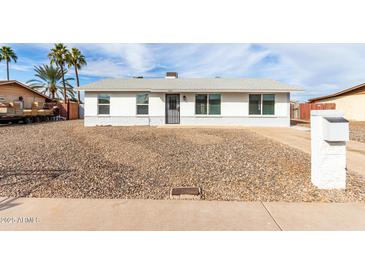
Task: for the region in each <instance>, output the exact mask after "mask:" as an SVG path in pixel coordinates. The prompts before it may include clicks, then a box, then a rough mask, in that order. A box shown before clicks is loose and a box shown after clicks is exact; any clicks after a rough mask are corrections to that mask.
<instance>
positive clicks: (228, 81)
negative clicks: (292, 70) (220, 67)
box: [78, 78, 302, 92]
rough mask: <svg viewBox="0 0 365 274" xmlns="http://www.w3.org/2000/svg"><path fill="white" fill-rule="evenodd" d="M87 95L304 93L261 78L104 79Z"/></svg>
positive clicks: (87, 86) (90, 86) (92, 87)
mask: <svg viewBox="0 0 365 274" xmlns="http://www.w3.org/2000/svg"><path fill="white" fill-rule="evenodd" d="M78 90H85V91H151V92H171V91H185V92H189V91H190V92H194V91H204V90H206V91H214V90H215V91H216V90H219V91H227V92H228V91H232V92H235V91H236V92H237V91H278V92H280V91H282V92H288V91H301V90H302V89H301V88H299V87H296V86H292V85H288V84H284V83H281V82H278V81H275V80H271V79H260V78H256V79H255V78H177V79H167V78H130V79H120V78H114V79H105V80H101V81H97V82H93V83H90V84H87V85H84V86H81V87H79V88H78Z"/></svg>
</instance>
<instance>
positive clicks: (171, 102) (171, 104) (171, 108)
mask: <svg viewBox="0 0 365 274" xmlns="http://www.w3.org/2000/svg"><path fill="white" fill-rule="evenodd" d="M166 124H180V94H166Z"/></svg>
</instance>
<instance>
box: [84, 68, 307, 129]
mask: <svg viewBox="0 0 365 274" xmlns="http://www.w3.org/2000/svg"><path fill="white" fill-rule="evenodd" d="M78 89H79V90H81V91H84V92H85V98H84V101H85V114H84V119H85V120H84V123H85V126H97V125H112V126H127V125H162V124H181V125H249V126H275V127H276V126H277V127H279V126H280V127H288V126H290V93H291V92H294V91H299V90H301V89H299V88H298V87H295V86H291V85H287V84H284V83H281V82H278V81H275V80H270V79H251V78H210V79H207V78H190V79H187V78H178V76H177V73H174V72H173V73H167V74H166V77H165V78H142V77H137V78H130V79H106V80H101V81H97V82H94V83H91V84H88V85H84V86H81V87H79V88H78Z"/></svg>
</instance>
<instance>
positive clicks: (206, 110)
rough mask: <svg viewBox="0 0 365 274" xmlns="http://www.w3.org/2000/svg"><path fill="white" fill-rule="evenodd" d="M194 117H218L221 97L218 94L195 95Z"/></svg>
mask: <svg viewBox="0 0 365 274" xmlns="http://www.w3.org/2000/svg"><path fill="white" fill-rule="evenodd" d="M195 114H196V115H206V114H208V115H220V114H221V95H220V94H197V95H195Z"/></svg>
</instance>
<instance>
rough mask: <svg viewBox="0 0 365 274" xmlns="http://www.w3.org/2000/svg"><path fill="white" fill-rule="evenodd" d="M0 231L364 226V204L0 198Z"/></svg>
mask: <svg viewBox="0 0 365 274" xmlns="http://www.w3.org/2000/svg"><path fill="white" fill-rule="evenodd" d="M0 230H365V204H364V203H345V204H339V203H281V202H278V203H276V202H272V203H261V202H219V201H181V200H118V199H113V200H108V199H37V198H19V199H11V198H1V199H0Z"/></svg>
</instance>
